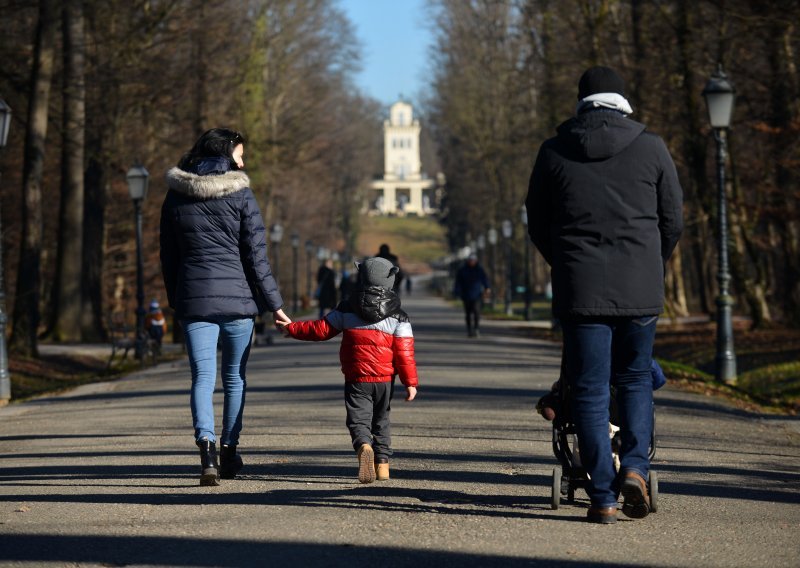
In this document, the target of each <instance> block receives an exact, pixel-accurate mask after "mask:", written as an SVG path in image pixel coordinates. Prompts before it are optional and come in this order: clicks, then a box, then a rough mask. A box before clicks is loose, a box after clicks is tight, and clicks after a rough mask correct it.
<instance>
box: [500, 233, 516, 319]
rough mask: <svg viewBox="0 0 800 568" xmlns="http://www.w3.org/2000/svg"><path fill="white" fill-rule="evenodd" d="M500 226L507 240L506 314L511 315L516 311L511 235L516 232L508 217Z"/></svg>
mask: <svg viewBox="0 0 800 568" xmlns="http://www.w3.org/2000/svg"><path fill="white" fill-rule="evenodd" d="M500 228H501V230H502V231H503V238H504V239H505V241H506V315H508V316H510V315H513V313H514V310H513V309H512V307H511V292H512V290H511V287H512V285H513V284H512V278H513V272H512V267H511V235H512V234H513V233H514V225H512V224H511V220H509V219H506V220H504V221H503V223H502V225H501V227H500Z"/></svg>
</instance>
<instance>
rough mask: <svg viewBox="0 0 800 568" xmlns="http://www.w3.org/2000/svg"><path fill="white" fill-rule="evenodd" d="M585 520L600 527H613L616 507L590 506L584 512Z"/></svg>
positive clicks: (615, 519) (615, 518) (615, 520)
mask: <svg viewBox="0 0 800 568" xmlns="http://www.w3.org/2000/svg"><path fill="white" fill-rule="evenodd" d="M586 520H587V521H589V522H590V523H599V524H601V525H613V524H614V523H616V522H617V508H616V507H595V506H594V505H592V506H591V507H589V510H588V511H587V512H586Z"/></svg>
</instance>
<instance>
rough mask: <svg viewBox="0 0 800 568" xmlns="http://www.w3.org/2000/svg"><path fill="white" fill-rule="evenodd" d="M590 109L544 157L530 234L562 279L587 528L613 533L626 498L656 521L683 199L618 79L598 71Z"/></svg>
mask: <svg viewBox="0 0 800 568" xmlns="http://www.w3.org/2000/svg"><path fill="white" fill-rule="evenodd" d="M578 101H579V102H578V106H577V113H576V116H575V117H573V118H571V119H569V120H567V121H566V122H564V123H563V124H562V125H561V126H559V127H558V134H557V135H556V136H555V137H554V138H551V139H549V140H547V141H545V142H544V143H543V144H542V146H541V148H540V149H539V154H538V156H537V158H536V164H535V166H534V168H533V174H532V175H531V180H530V186H529V189H528V197H527V200H526V206H527V209H528V232H529V233H530V237H531V240H532V241H533V243H534V244H535V245H536V247H537V248H538V249H539V251H540V252H541V253H542V255H543V256H544V258H545V260H546V261H547V262H548V263H549V264H550V266H551V269H552V282H553V315H554V316H555V317H556V318H559V320H560V321H561V324H562V327H563V331H564V349H565V352H564V358H565V361H566V376H567V380H569V381H570V382H571V384H572V386H573V395H574V396H573V397H572V402H573V418H574V420H575V424H576V427H577V431H578V439H579V442H580V451H581V461H582V463H583V465H584V467H585V468H586V471H587V472H588V473H589V477H590V481H589V484H588V487H587V492H588V493H589V497H590V499H591V507H590V508H589V510H588V514H587V518H588V520H589V521H591V522H596V523H613V522H616V519H617V517H616V514H617V500H618V498H619V494H620V493H622V496H623V498H624V501H623V506H622V512H623V514H625V515H626V516H628V517H632V518H642V517H644V516H646V515H647V514H648V513H649V512H650V500H649V496H648V494H647V484H646V480H647V478H648V473H649V469H650V463H649V459H648V450H649V443H650V439H651V434H652V430H653V423H652V417H653V411H652V401H653V385H652V379H651V376H650V368H651V360H652V352H653V340H654V337H655V331H656V320H657V319H658V315H659V314H660V313H661V312H662V311H663V305H664V270H665V265H666V262H667V260H668V259H669V257H670V255H671V254H672V251H673V249H674V248H675V246H676V244H677V243H678V239H679V237H680V234H681V231H682V229H683V220H682V199H683V197H682V192H681V187H680V183H679V182H678V176H677V173H676V170H675V165H674V163H673V161H672V158H671V157H670V154H669V151H668V150H667V147H666V145H665V144H664V142H663V140H662V139H661V138H659V137H658V136H656V135H655V134H651V133H650V132H647V131H646V129H645V125H643V124H640V123H638V122H635V121H633V120H631V119H629V118H627V115H629V114H630V113H631V112H633V111H632V109H631V107H630V104H629V102H628V101H627V100H626V99H625V96H624V83H623V81H622V79H621V78H620V77H619V75H617V73H616V72H614V71H613V70H612V69H610V68H608V67H592V68H590V69H588V70H587V71H586V72H585V73H584V74H583V75H582V77H581V79H580V82H579V84H578ZM612 379H613V381H614V383H615V385H616V389H617V390H616V392H617V395H616V396H617V404H618V407H619V412H620V419H621V422H622V424H621V425H622V429H621V435H622V448H621V451H620V460H621V464H620V472H619V474H617V473H616V471H615V469H614V465H613V463H612V454H611V443H610V440H609V436H608V421H609V412H608V408H609V396H610V394H609V383H610V381H611V380H612Z"/></svg>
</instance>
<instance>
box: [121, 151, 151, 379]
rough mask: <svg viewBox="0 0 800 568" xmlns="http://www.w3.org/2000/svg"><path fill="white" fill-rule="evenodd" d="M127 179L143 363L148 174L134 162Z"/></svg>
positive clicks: (137, 346)
mask: <svg viewBox="0 0 800 568" xmlns="http://www.w3.org/2000/svg"><path fill="white" fill-rule="evenodd" d="M125 177H126V179H127V181H128V194H129V195H130V196H131V200H132V201H133V211H134V216H135V220H136V344H135V350H136V357H137V359H139V364H140V365H144V351H145V349H144V342H145V333H144V263H143V261H142V202H143V201H144V199H145V197H147V186H148V183H149V181H150V174H149V173H147V170H146V169H145V167H144V166H143V165H141V164H136V165H134V166H133V167H131V169H129V170H128V173H127V175H126V176H125Z"/></svg>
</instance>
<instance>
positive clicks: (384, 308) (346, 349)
mask: <svg viewBox="0 0 800 568" xmlns="http://www.w3.org/2000/svg"><path fill="white" fill-rule="evenodd" d="M287 331H288V332H289V335H290V336H292V337H294V338H295V339H301V340H305V341H326V340H328V339H331V338H332V337H335V336H337V335H339V334H340V333H343V336H342V346H341V348H340V349H339V360H340V361H341V364H342V373H344V378H345V381H347V382H353V383H383V382H390V381H391V380H392V378H393V377H394V376H395V375H397V376H399V377H400V381H401V382H402V383H403V385H405V386H407V387H416V386H417V365H416V363H415V362H414V335H413V333H412V331H411V324H410V323H409V321H408V316H407V315H406V314H405V312H403V311H402V310H401V309H400V300H399V298H398V297H397V295H396V294H395V293H394V292H392V291H390V290H385V289H384V288H380V287H377V286H376V287H370V288H366V289H360V290H358V291H356V292H355V293H354V294H353V295H352V296H351V297H350V299H349V300H347V301H345V302H342V303H340V304H339V306H338V307H337V308H336V309H335V310H333V311H332V312H330V313H329V314H328V315H326V316H325V318H324V319H321V320H315V321H297V322H293V323H291V324H289V325H288V326H287Z"/></svg>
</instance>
